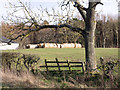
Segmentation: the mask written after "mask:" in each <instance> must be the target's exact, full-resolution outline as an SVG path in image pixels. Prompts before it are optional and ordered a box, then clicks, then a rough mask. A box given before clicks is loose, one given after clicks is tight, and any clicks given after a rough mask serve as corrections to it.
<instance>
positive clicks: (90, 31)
mask: <svg viewBox="0 0 120 90" xmlns="http://www.w3.org/2000/svg"><path fill="white" fill-rule="evenodd" d="M18 1H19V4H20V5H21V6H15V8H17V7H22V8H23V10H24V12H25V14H27V15H26V16H28V17H29V19H28V18H26V19H28V21H26V20H25V22H23V23H22V24H21V25H20V29H22V30H24V31H28V32H27V33H26V34H22V35H19V36H17V37H16V38H14V39H11V41H12V40H15V39H17V38H19V37H24V36H26V35H28V34H29V33H30V32H34V31H39V30H41V29H44V28H56V30H57V28H63V27H67V28H69V29H70V30H72V31H74V32H78V33H80V34H82V35H83V37H84V40H85V55H86V63H87V68H86V69H87V70H88V69H90V70H93V69H95V68H96V66H97V63H96V58H95V49H94V46H95V29H96V20H95V9H96V6H97V5H98V4H102V3H101V1H100V0H88V7H84V6H83V5H82V4H81V0H68V1H67V0H65V1H63V3H62V6H66V7H67V6H68V5H69V4H70V3H71V2H73V6H74V7H75V8H77V10H78V11H79V14H80V15H81V16H82V18H83V20H84V23H85V26H84V27H85V28H84V29H82V28H80V27H75V26H72V25H70V24H68V23H66V22H65V23H64V24H58V25H50V24H46V25H41V24H39V23H38V22H37V20H36V18H35V17H34V16H32V14H31V11H29V10H28V8H29V7H26V6H25V4H24V3H23V2H21V1H20V0H18ZM65 2H67V3H65ZM16 11H17V10H16ZM18 18H19V17H18ZM23 21H24V20H23ZM27 23H29V24H27ZM26 27H27V28H26ZM33 27H34V28H33ZM88 64H89V65H88Z"/></svg>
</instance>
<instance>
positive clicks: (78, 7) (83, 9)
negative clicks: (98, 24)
mask: <svg viewBox="0 0 120 90" xmlns="http://www.w3.org/2000/svg"><path fill="white" fill-rule="evenodd" d="M74 7H77V9H78V11H79V12H80V14H81V15H82V18H83V19H84V21H86V11H87V8H85V7H83V6H82V5H80V4H79V3H78V2H75V5H74Z"/></svg>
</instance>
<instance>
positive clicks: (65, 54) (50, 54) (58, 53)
mask: <svg viewBox="0 0 120 90" xmlns="http://www.w3.org/2000/svg"><path fill="white" fill-rule="evenodd" d="M95 51H96V58H97V60H99V58H100V57H103V58H105V59H109V58H114V59H117V58H118V48H96V49H95ZM5 52H17V53H24V54H32V55H36V56H39V57H40V58H41V60H44V59H47V60H54V59H55V58H58V59H59V60H66V59H69V60H81V61H84V60H85V49H84V48H61V49H59V48H39V49H20V50H7V51H5Z"/></svg>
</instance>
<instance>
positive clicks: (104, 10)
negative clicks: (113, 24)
mask: <svg viewBox="0 0 120 90" xmlns="http://www.w3.org/2000/svg"><path fill="white" fill-rule="evenodd" d="M9 1H13V2H14V3H15V2H16V1H17V0H9ZM23 1H26V0H23ZM60 1H62V0H31V2H32V3H31V5H32V7H33V9H34V8H35V7H39V5H41V6H42V7H43V8H48V9H50V8H52V7H53V8H56V9H57V10H59V7H58V4H57V2H60ZM83 1H87V0H83ZM101 1H102V2H103V4H104V5H98V6H97V8H96V11H97V12H98V13H101V14H105V15H111V16H114V17H117V15H118V2H116V0H101ZM5 3H7V0H4V1H3V0H0V11H1V12H0V21H2V18H1V16H6V15H7V14H6V8H5ZM8 10H9V9H8ZM34 10H36V9H34ZM50 10H51V9H50ZM9 11H10V10H9ZM18 14H19V15H22V12H19V13H18Z"/></svg>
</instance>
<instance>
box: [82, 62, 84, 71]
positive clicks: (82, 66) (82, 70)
mask: <svg viewBox="0 0 120 90" xmlns="http://www.w3.org/2000/svg"><path fill="white" fill-rule="evenodd" d="M82 71H83V73H84V65H83V63H82Z"/></svg>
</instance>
